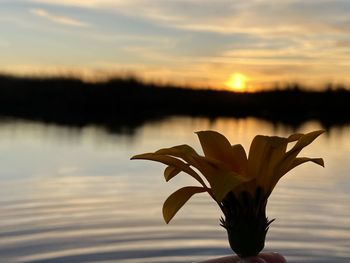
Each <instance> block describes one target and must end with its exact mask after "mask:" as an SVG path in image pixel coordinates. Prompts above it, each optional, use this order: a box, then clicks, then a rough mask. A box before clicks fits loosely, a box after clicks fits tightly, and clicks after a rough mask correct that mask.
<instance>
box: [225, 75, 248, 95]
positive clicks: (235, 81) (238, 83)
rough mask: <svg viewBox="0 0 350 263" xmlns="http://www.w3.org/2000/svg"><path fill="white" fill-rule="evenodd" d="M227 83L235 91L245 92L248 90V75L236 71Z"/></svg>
mask: <svg viewBox="0 0 350 263" xmlns="http://www.w3.org/2000/svg"><path fill="white" fill-rule="evenodd" d="M225 85H226V86H227V87H228V88H230V89H231V90H233V91H236V92H245V91H246V90H247V77H246V76H244V75H243V74H240V73H234V74H232V75H231V76H230V78H229V79H228V80H227V81H226V82H225Z"/></svg>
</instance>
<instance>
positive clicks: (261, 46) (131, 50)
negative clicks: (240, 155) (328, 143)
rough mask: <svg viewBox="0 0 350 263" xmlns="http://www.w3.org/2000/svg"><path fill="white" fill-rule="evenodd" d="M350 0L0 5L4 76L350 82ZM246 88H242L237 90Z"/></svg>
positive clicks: (61, 0)
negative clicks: (34, 75) (118, 75)
mask: <svg viewBox="0 0 350 263" xmlns="http://www.w3.org/2000/svg"><path fill="white" fill-rule="evenodd" d="M349 14H350V1H347V0H342V1H340V0H328V1H326V0H307V1H305V0H304V1H296V0H284V1H280V0H251V1H246V0H237V1H232V0H216V1H212V0H114V1H112V0H11V1H1V8H0V33H1V34H0V55H1V60H0V71H2V72H5V73H17V74H67V73H74V74H80V75H83V76H85V77H90V78H95V77H104V76H111V75H114V74H130V73H132V74H135V75H137V76H140V77H141V78H144V79H146V80H151V81H161V82H172V83H177V84H190V85H195V86H211V87H216V88H225V87H226V88H227V87H228V85H227V83H228V82H229V81H230V80H231V78H234V76H237V75H239V76H241V77H242V78H241V80H240V81H244V82H243V83H242V84H241V85H244V86H245V88H246V89H248V90H255V89H258V88H259V87H265V86H266V87H268V86H271V85H275V84H276V83H285V82H300V83H305V84H309V85H313V86H315V87H317V86H319V85H320V84H324V83H344V84H348V83H349V81H350V74H349V72H350V15H349ZM238 82H239V81H238Z"/></svg>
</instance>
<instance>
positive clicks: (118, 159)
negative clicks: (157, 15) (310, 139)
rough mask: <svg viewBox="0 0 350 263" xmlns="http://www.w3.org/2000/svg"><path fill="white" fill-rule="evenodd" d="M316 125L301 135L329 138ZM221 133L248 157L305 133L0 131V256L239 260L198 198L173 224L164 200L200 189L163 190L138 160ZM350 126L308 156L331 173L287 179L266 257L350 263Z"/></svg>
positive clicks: (207, 203) (148, 128)
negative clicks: (256, 140)
mask: <svg viewBox="0 0 350 263" xmlns="http://www.w3.org/2000/svg"><path fill="white" fill-rule="evenodd" d="M319 127H320V125H319V124H318V123H316V122H309V123H306V124H305V125H303V126H302V127H300V129H299V130H298V131H301V132H303V131H310V130H314V129H318V128H319ZM204 129H214V130H218V131H220V132H222V133H224V134H225V135H227V137H228V138H229V139H230V141H231V142H233V143H234V142H239V143H242V144H243V145H244V146H245V147H248V145H249V144H250V141H251V139H252V138H253V137H254V136H255V134H257V133H259V134H275V135H281V136H286V135H288V134H289V133H291V132H294V131H293V130H292V129H291V128H288V127H285V126H282V125H272V124H271V123H269V122H265V121H259V120H257V119H238V120H237V119H227V118H226V119H225V118H222V119H216V120H209V119H205V118H195V119H192V118H170V119H166V120H163V121H160V122H154V123H149V124H147V125H144V126H143V127H142V128H141V129H139V130H137V131H136V133H135V135H134V136H132V137H130V136H125V135H116V134H110V133H108V132H107V131H106V130H104V129H102V128H98V127H86V128H83V129H67V128H62V127H57V126H44V125H41V124H38V123H30V122H20V121H16V122H12V121H7V122H3V123H1V125H0V163H1V167H2V169H1V171H0V187H1V192H0V256H1V258H2V260H3V261H4V262H127V263H137V262H192V261H197V260H200V259H204V258H209V257H213V256H220V255H225V254H228V253H230V250H229V248H228V243H227V241H226V233H225V231H224V229H221V228H220V227H219V226H218V218H219V216H220V211H219V210H218V208H217V206H216V204H213V202H212V201H211V200H210V198H209V197H207V196H206V195H205V194H203V195H198V196H196V197H194V198H193V199H192V200H191V202H190V203H189V205H188V206H185V207H184V209H182V210H181V211H180V212H179V214H178V215H177V217H176V218H174V220H173V222H172V223H171V224H170V225H165V224H164V223H163V221H162V217H161V206H162V203H163V201H164V200H165V198H166V197H167V196H168V195H169V194H170V193H171V192H172V191H174V190H175V189H177V188H179V187H181V186H183V185H188V184H193V183H194V182H193V181H192V180H191V178H190V177H188V176H178V177H176V178H174V181H173V183H172V184H166V183H164V181H163V179H162V176H161V171H162V166H161V165H159V164H156V163H149V162H130V161H129V157H130V156H132V155H134V154H135V153H140V152H147V151H153V150H156V149H158V148H161V147H165V146H172V145H176V144H182V143H188V144H191V145H193V146H195V148H196V149H197V150H199V149H200V147H199V144H198V142H197V139H196V136H195V134H194V133H193V132H194V131H198V130H204ZM349 153H350V127H348V126H345V127H343V128H342V129H339V128H333V129H331V130H330V131H328V132H327V134H326V136H322V137H321V138H320V139H318V142H317V143H315V144H313V145H311V146H310V147H309V148H307V149H305V150H304V154H305V155H306V156H322V157H324V159H325V161H326V169H321V168H318V167H317V168H315V167H314V166H312V165H310V166H309V165H307V164H306V165H305V166H302V167H300V168H299V169H296V170H295V171H293V172H291V173H290V174H289V175H287V176H286V177H284V178H283V179H282V181H281V183H280V184H279V185H278V186H277V188H276V190H275V191H274V193H273V196H272V198H271V200H270V203H269V207H268V214H269V217H271V218H274V217H276V218H277V220H276V222H274V223H273V226H272V228H271V229H270V232H269V236H268V238H267V244H266V249H267V250H273V251H279V252H281V253H283V254H284V255H285V256H286V257H287V259H288V261H289V262H349V260H350V251H349V249H348V248H349V247H350V224H349V216H350V191H349V190H350V178H349V176H348V174H349V172H350V165H349V164H348V156H349Z"/></svg>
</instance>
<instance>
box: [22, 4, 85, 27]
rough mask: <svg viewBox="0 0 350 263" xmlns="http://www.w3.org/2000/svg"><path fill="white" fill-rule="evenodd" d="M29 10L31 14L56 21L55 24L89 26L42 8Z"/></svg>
mask: <svg viewBox="0 0 350 263" xmlns="http://www.w3.org/2000/svg"><path fill="white" fill-rule="evenodd" d="M29 11H30V13H32V14H33V15H36V16H39V17H43V18H46V19H48V20H50V21H52V22H54V23H57V24H62V25H66V26H75V27H87V26H89V24H87V23H85V22H82V21H80V20H77V19H74V18H70V17H66V16H61V15H55V14H52V13H50V12H48V11H46V10H44V9H38V8H37V9H30V10H29Z"/></svg>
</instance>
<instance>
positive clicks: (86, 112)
mask: <svg viewBox="0 0 350 263" xmlns="http://www.w3.org/2000/svg"><path fill="white" fill-rule="evenodd" d="M348 112H350V92H349V91H348V90H346V89H344V88H340V89H335V90H333V89H326V90H325V91H321V92H320V91H311V90H306V89H304V88H303V87H301V86H298V85H295V86H293V87H288V88H286V89H279V90H269V91H263V92H256V93H234V92H230V91H218V90H204V89H202V90H200V89H186V88H179V87H174V86H165V85H164V86H161V85H155V84H145V83H142V82H140V81H138V80H136V79H133V78H129V79H127V78H120V79H112V80H109V81H107V82H103V83H85V82H83V81H81V80H78V79H74V78H59V77H52V78H46V77H45V78H34V77H33V78H30V77H21V78H18V77H13V76H5V75H2V76H0V116H4V117H13V118H23V119H28V120H36V121H42V122H46V123H55V124H61V125H69V126H77V127H82V126H85V125H91V124H96V125H103V126H106V127H108V128H109V129H111V130H112V131H116V132H118V131H122V130H130V131H132V130H133V129H135V128H137V127H138V126H139V125H142V124H143V123H145V122H147V121H151V120H156V119H161V118H165V117H168V116H193V117H194V116H202V117H209V118H216V117H221V116H225V117H235V118H245V117H257V118H261V119H265V120H268V121H271V122H275V123H276V122H278V123H284V124H286V125H290V126H293V127H297V126H299V125H301V124H302V123H304V122H306V121H309V120H316V121H319V122H320V123H321V124H322V125H323V126H324V128H329V127H331V126H334V125H346V124H349V123H350V114H348Z"/></svg>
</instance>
